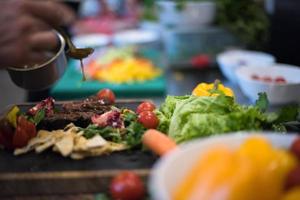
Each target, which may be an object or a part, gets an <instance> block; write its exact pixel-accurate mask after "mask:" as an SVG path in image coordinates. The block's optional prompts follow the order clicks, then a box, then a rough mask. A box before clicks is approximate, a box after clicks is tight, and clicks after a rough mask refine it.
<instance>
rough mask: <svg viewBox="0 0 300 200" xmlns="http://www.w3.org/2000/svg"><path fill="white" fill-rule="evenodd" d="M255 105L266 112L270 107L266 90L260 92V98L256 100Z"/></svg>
mask: <svg viewBox="0 0 300 200" xmlns="http://www.w3.org/2000/svg"><path fill="white" fill-rule="evenodd" d="M255 106H256V107H257V108H259V109H260V110H261V111H262V112H265V111H266V110H267V109H268V107H269V100H268V96H267V94H266V93H265V92H263V93H258V99H257V100H256V102H255Z"/></svg>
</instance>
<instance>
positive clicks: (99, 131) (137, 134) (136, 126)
mask: <svg viewBox="0 0 300 200" xmlns="http://www.w3.org/2000/svg"><path fill="white" fill-rule="evenodd" d="M122 117H123V119H124V124H125V127H124V128H121V129H120V128H113V127H111V126H106V127H99V126H97V125H95V124H91V125H89V126H88V127H87V128H81V129H80V131H83V132H84V136H85V137H86V138H92V137H94V136H95V135H100V136H101V137H103V138H104V139H106V140H109V141H112V142H116V143H124V144H126V145H128V146H129V147H130V148H135V147H140V146H141V138H142V135H143V133H144V132H145V130H146V129H145V128H144V126H143V125H142V124H140V123H139V122H138V121H137V115H136V113H134V112H132V111H129V110H123V111H122Z"/></svg>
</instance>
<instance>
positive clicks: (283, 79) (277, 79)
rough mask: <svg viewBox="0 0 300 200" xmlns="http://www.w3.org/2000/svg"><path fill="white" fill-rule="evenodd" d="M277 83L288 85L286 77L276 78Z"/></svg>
mask: <svg viewBox="0 0 300 200" xmlns="http://www.w3.org/2000/svg"><path fill="white" fill-rule="evenodd" d="M275 83H282V84H283V83H286V80H285V78H284V77H282V76H278V77H276V78H275Z"/></svg>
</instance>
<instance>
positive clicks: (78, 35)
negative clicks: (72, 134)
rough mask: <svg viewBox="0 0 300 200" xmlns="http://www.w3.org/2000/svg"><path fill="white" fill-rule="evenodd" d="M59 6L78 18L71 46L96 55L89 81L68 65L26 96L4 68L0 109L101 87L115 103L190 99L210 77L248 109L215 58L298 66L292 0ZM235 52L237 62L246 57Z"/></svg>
mask: <svg viewBox="0 0 300 200" xmlns="http://www.w3.org/2000/svg"><path fill="white" fill-rule="evenodd" d="M63 2H64V3H66V4H68V5H69V6H70V7H72V8H73V9H74V11H75V12H76V13H77V17H78V19H77V21H76V23H75V24H74V25H73V26H72V27H69V34H70V36H71V37H72V40H73V42H74V43H75V45H76V46H78V47H93V48H95V49H96V51H95V53H94V54H93V55H92V56H91V57H89V58H88V59H86V60H84V65H85V71H86V74H87V77H88V80H87V81H85V82H83V81H82V75H81V71H80V68H79V63H78V62H77V61H74V60H69V61H68V68H67V71H66V72H65V74H64V76H63V77H62V78H61V79H60V80H59V81H58V82H57V83H56V85H54V86H53V87H52V88H49V89H48V90H46V91H38V92H37V91H35V92H28V91H24V90H23V89H20V88H18V87H17V86H15V85H14V84H13V83H12V82H11V80H10V78H9V76H8V73H7V72H6V71H4V70H2V71H0V91H1V96H0V108H4V107H5V106H7V105H8V104H12V103H20V102H25V101H39V100H41V99H43V98H45V97H47V96H49V95H51V96H53V97H54V98H56V99H57V100H70V99H81V98H84V97H86V96H89V95H92V94H94V93H96V92H97V91H98V90H100V89H102V88H110V89H112V90H113V91H114V92H115V93H116V95H117V97H119V98H151V99H154V101H157V102H160V100H161V99H162V98H163V97H165V95H166V94H172V95H184V94H188V93H190V92H191V90H192V88H194V86H195V85H196V84H197V83H199V82H202V81H213V80H215V79H221V80H222V81H224V82H225V84H226V85H229V86H231V87H233V88H235V89H236V91H237V94H240V95H238V100H239V101H241V102H244V103H249V102H248V99H247V98H246V97H245V96H244V94H243V93H242V92H241V91H240V90H239V87H238V86H237V85H236V84H235V83H234V80H230V77H227V76H226V72H224V69H222V68H221V67H220V66H221V65H222V63H220V62H221V61H220V60H218V55H221V54H222V53H224V52H227V51H230V50H231V51H232V50H235V49H244V50H251V51H253V52H254V53H257V54H259V53H262V52H264V53H267V54H266V55H267V56H271V57H272V58H274V61H273V62H275V60H276V62H278V63H286V64H291V65H296V66H300V56H298V52H300V47H299V46H298V44H300V39H299V35H300V26H299V25H298V21H299V20H300V16H299V15H300V12H299V11H300V2H299V1H297V0H243V1H237V0H173V1H172V0H81V1H79V0H68V1H63ZM253 52H252V53H253ZM238 53H239V54H238V55H239V56H241V57H242V56H244V55H246V54H247V53H249V52H248V51H247V52H244V54H243V52H242V53H240V52H238ZM257 54H253V55H252V56H256V55H257ZM232 55H233V54H232ZM232 55H231V56H232ZM233 57H234V56H233ZM232 59H233V58H232ZM238 59H239V60H238V61H236V62H239V63H240V64H242V65H244V64H245V63H244V62H246V61H245V60H241V58H238ZM251 59H253V60H256V59H257V58H256V57H253V58H251ZM219 67H220V68H219Z"/></svg>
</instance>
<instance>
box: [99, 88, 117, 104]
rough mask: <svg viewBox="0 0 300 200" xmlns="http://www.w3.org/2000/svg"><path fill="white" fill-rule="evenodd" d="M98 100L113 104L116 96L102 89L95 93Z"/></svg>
mask: <svg viewBox="0 0 300 200" xmlns="http://www.w3.org/2000/svg"><path fill="white" fill-rule="evenodd" d="M97 97H98V98H99V99H103V100H104V101H105V102H107V103H110V104H113V103H115V101H116V96H115V94H114V93H113V91H111V90H110V89H103V90H100V91H99V92H98V93H97Z"/></svg>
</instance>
